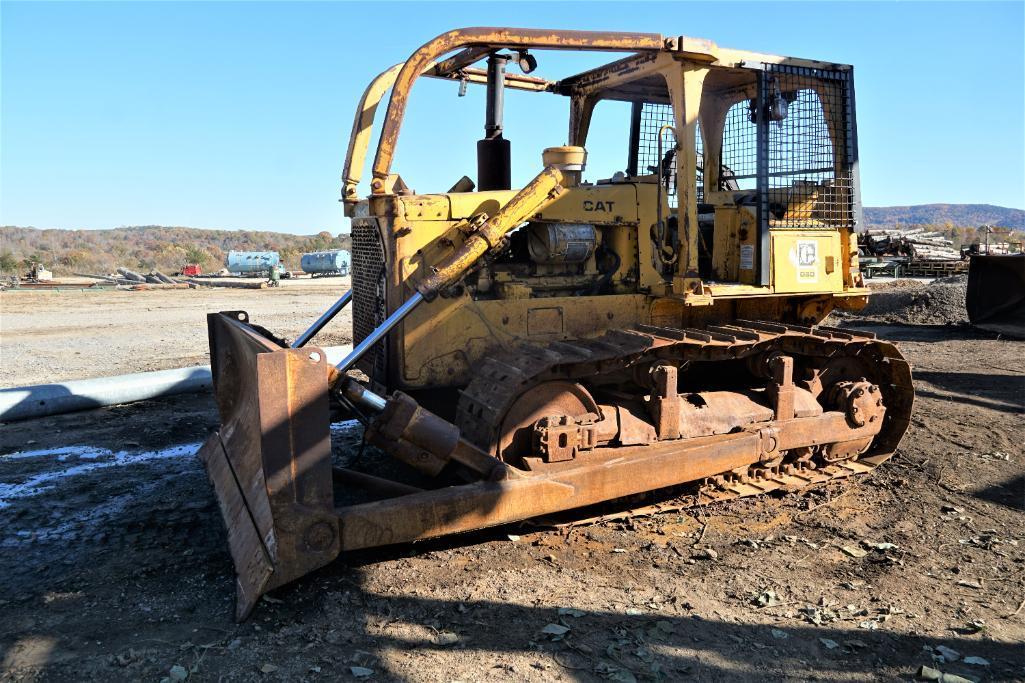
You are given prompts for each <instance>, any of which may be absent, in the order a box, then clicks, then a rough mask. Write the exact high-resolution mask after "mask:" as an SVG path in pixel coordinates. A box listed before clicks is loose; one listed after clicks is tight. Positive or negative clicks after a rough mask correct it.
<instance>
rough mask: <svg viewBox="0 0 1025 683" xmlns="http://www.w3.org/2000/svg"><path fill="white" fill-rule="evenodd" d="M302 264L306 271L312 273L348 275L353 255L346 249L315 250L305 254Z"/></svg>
mask: <svg viewBox="0 0 1025 683" xmlns="http://www.w3.org/2000/svg"><path fill="white" fill-rule="evenodd" d="M300 266H301V267H302V269H303V272H304V273H309V274H311V275H334V274H338V275H348V274H349V269H350V268H351V266H352V256H351V255H350V254H349V252H347V251H345V250H344V249H333V250H331V251H314V252H311V253H309V254H303V257H302V261H300Z"/></svg>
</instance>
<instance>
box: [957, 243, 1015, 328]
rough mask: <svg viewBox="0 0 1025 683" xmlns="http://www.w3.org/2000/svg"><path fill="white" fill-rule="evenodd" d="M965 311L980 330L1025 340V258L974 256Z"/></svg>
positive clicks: (969, 274)
mask: <svg viewBox="0 0 1025 683" xmlns="http://www.w3.org/2000/svg"><path fill="white" fill-rule="evenodd" d="M965 307H966V308H967V309H968V319H969V320H970V321H971V323H972V324H973V325H975V326H976V327H980V328H982V329H984V330H989V331H991V332H997V333H1000V334H1004V335H1007V336H1010V337H1016V338H1019V339H1025V254H1009V255H978V254H977V255H973V256H972V262H971V265H970V266H969V269H968V292H967V295H966V297H965Z"/></svg>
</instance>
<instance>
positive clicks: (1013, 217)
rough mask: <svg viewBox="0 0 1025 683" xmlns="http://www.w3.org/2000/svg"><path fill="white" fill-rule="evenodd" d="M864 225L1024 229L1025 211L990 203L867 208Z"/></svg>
mask: <svg viewBox="0 0 1025 683" xmlns="http://www.w3.org/2000/svg"><path fill="white" fill-rule="evenodd" d="M865 223H866V225H869V226H880V225H895V224H897V223H900V224H902V225H944V224H947V223H950V224H952V225H955V226H964V227H973V228H977V227H979V226H980V225H993V226H997V227H1001V228H1015V229H1017V230H1021V229H1025V211H1022V210H1021V209H1009V208H1007V207H1004V206H993V205H992V204H918V205H915V206H866V207H865Z"/></svg>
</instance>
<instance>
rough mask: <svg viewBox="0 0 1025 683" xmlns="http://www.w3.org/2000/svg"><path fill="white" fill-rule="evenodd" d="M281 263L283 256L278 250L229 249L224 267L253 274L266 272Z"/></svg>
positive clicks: (232, 270) (231, 270)
mask: <svg viewBox="0 0 1025 683" xmlns="http://www.w3.org/2000/svg"><path fill="white" fill-rule="evenodd" d="M279 265H281V256H279V255H278V252H276V251H229V252H228V255H227V256H225V257H224V267H225V268H227V269H228V272H230V273H242V274H245V275H253V274H257V273H266V272H267V271H269V270H270V269H271V268H273V267H275V266H279Z"/></svg>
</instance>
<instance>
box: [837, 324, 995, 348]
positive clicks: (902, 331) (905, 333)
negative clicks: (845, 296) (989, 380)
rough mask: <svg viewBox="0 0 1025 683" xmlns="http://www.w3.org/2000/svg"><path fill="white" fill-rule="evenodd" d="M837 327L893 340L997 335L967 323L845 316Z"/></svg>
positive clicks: (910, 340) (921, 340)
mask: <svg viewBox="0 0 1025 683" xmlns="http://www.w3.org/2000/svg"><path fill="white" fill-rule="evenodd" d="M837 327H841V328H844V329H850V330H860V331H862V332H873V333H875V334H876V335H877V336H878V337H879V338H880V339H885V340H887V341H894V342H937V341H951V340H957V339H997V338H998V335H996V334H993V333H991V332H986V331H984V330H980V329H978V328H975V327H972V326H971V325H968V324H967V323H964V324H961V325H899V324H896V323H885V322H878V321H874V320H864V319H858V318H847V319H844V320H841V321H839V322H838V324H837Z"/></svg>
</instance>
